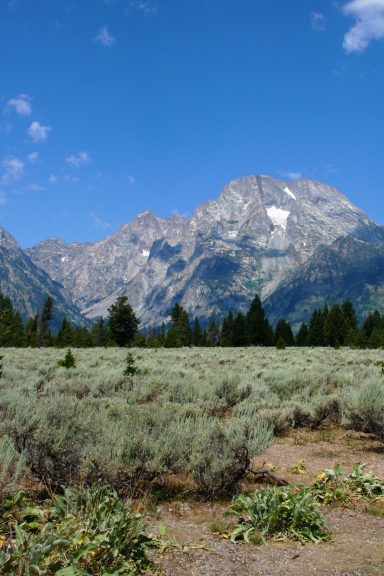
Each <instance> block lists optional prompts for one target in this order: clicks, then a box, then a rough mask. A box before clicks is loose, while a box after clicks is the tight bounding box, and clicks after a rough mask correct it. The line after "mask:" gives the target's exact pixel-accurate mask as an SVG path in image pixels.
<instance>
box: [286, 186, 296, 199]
mask: <svg viewBox="0 0 384 576" xmlns="http://www.w3.org/2000/svg"><path fill="white" fill-rule="evenodd" d="M283 190H284V192H285V193H286V194H288V196H290V197H291V198H293V199H294V200H296V196H295V195H294V193H293V192H292V190H290V189H289V188H288V186H285V187H284V188H283Z"/></svg>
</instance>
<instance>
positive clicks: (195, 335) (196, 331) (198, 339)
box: [192, 316, 204, 346]
mask: <svg viewBox="0 0 384 576" xmlns="http://www.w3.org/2000/svg"><path fill="white" fill-rule="evenodd" d="M192 344H193V346H204V332H203V330H202V328H201V324H200V321H199V319H198V317H197V316H196V318H195V320H194V323H193V330H192Z"/></svg>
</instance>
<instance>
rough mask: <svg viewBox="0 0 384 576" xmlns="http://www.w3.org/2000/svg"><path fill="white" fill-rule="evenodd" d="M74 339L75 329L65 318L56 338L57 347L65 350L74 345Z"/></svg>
mask: <svg viewBox="0 0 384 576" xmlns="http://www.w3.org/2000/svg"><path fill="white" fill-rule="evenodd" d="M72 339H73V328H72V326H71V323H70V322H69V321H68V320H67V318H66V317H64V318H63V320H62V322H61V326H60V328H59V331H58V333H57V335H56V338H55V343H56V346H58V347H59V348H65V347H68V346H71V345H72Z"/></svg>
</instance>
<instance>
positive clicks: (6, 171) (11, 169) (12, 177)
mask: <svg viewBox="0 0 384 576" xmlns="http://www.w3.org/2000/svg"><path fill="white" fill-rule="evenodd" d="M1 166H2V168H3V175H2V177H1V182H2V183H3V184H4V185H6V184H10V183H12V182H17V181H18V180H20V178H21V177H22V176H23V174H24V168H25V164H24V162H22V161H21V160H20V159H19V158H16V156H7V157H6V158H4V159H3V160H2V161H1Z"/></svg>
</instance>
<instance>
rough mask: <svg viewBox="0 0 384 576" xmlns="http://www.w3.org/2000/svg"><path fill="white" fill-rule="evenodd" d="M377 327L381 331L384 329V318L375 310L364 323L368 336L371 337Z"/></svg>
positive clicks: (364, 330) (364, 329)
mask: <svg viewBox="0 0 384 576" xmlns="http://www.w3.org/2000/svg"><path fill="white" fill-rule="evenodd" d="M374 328H377V330H378V331H379V332H381V330H383V329H384V318H382V317H381V315H380V313H379V312H378V311H377V310H375V311H374V312H373V313H371V314H369V315H368V318H367V319H366V320H365V322H364V324H363V332H364V333H365V335H366V337H367V338H369V337H370V335H371V333H372V330H373V329H374Z"/></svg>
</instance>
